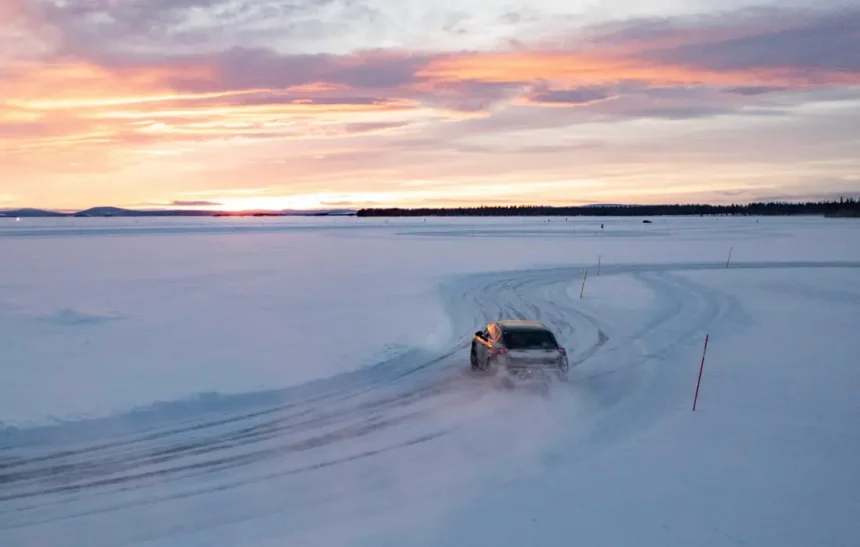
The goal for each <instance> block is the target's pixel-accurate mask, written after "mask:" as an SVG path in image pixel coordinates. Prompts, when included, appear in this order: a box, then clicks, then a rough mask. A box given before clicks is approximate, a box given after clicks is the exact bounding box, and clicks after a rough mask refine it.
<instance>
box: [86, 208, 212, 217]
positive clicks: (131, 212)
mask: <svg viewBox="0 0 860 547" xmlns="http://www.w3.org/2000/svg"><path fill="white" fill-rule="evenodd" d="M212 215H213V212H212V211H196V210H189V209H163V210H154V209H145V210H137V209H122V208H120V207H93V208H91V209H87V210H85V211H79V212H77V213H74V215H73V216H76V217H166V216H171V217H211V216H212Z"/></svg>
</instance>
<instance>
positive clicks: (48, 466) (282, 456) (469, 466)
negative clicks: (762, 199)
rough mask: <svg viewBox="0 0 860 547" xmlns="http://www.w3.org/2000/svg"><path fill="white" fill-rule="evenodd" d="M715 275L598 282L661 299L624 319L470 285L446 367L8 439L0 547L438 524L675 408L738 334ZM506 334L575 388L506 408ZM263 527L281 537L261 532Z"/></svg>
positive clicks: (539, 283)
mask: <svg viewBox="0 0 860 547" xmlns="http://www.w3.org/2000/svg"><path fill="white" fill-rule="evenodd" d="M858 265H860V264H858V263H855V262H830V263H826V262H815V263H812V262H810V263H804V262H797V263H778V264H774V263H744V264H735V265H733V269H741V268H747V269H761V270H764V269H777V268H778V269H791V268H804V269H812V268H828V269H841V268H850V269H856V268H857V267H858ZM721 268H723V266H722V265H720V264H717V263H699V264H653V265H631V266H624V265H616V266H605V267H604V268H603V269H602V271H601V272H600V278H599V280H600V281H599V282H600V283H613V279H614V280H616V281H615V282H619V283H622V284H623V285H625V286H632V285H635V286H638V287H639V288H640V289H642V290H646V291H647V292H649V293H650V298H651V299H650V301H649V303H648V305H647V306H646V307H643V309H642V310H640V311H639V313H631V314H628V315H627V319H626V320H622V319H620V318H622V317H624V316H625V314H624V313H601V312H600V309H601V306H599V305H598V304H596V303H595V302H592V301H589V299H587V298H586V299H584V300H580V299H579V295H578V293H579V289H580V285H579V283H580V281H581V272H582V268H581V267H571V268H550V269H529V270H522V271H513V272H500V273H484V274H478V275H465V276H462V277H459V278H454V279H451V280H450V281H449V282H447V283H445V284H443V286H442V287H441V296H442V298H443V299H444V302H445V305H446V309H447V312H448V314H449V315H450V318H451V321H452V330H453V332H455V333H456V336H455V337H454V338H453V339H452V340H450V341H449V343H448V344H446V347H445V349H444V350H443V351H438V352H433V353H428V352H427V351H426V350H419V349H413V350H409V351H405V352H403V353H401V354H400V355H397V356H396V357H393V358H391V359H388V360H385V361H383V362H379V363H377V364H375V365H373V366H370V367H366V368H363V369H361V370H358V371H355V372H351V373H346V374H340V375H337V376H334V377H331V378H327V379H323V380H318V381H314V382H310V383H307V384H304V385H301V386H298V387H292V388H288V389H284V390H276V391H268V392H258V393H251V394H246V395H217V394H212V395H201V396H199V397H197V398H194V399H191V400H187V401H181V402H174V403H163V404H159V405H156V406H154V407H151V408H146V409H141V410H140V411H136V412H131V413H127V414H123V415H119V416H114V417H110V418H102V419H94V420H83V421H76V422H69V423H64V424H58V425H54V426H45V427H39V428H28V429H16V428H11V427H10V428H7V429H5V430H3V431H2V433H0V487H2V488H0V544H2V545H4V546H8V547H13V546H15V547H17V546H22V547H23V546H32V545H47V544H48V543H45V542H46V541H47V542H49V541H50V538H57V537H61V538H65V539H66V540H68V543H64V544H68V545H72V544H74V545H78V544H80V545H87V546H90V547H97V546H116V545H133V544H145V545H161V544H164V545H168V544H169V545H173V544H176V543H180V544H181V538H182V537H184V536H185V535H186V534H195V533H204V536H203V537H207V536H205V534H211V536H208V537H210V538H218V539H219V542H220V543H223V544H231V545H232V544H236V545H240V544H241V545H245V544H247V545H258V544H264V542H265V541H267V540H270V539H271V540H274V539H275V538H277V537H278V535H279V534H283V535H285V536H290V537H294V538H297V539H299V540H300V541H299V543H300V544H311V543H314V542H319V544H321V545H322V544H332V543H337V542H338V541H340V542H343V543H349V541H348V540H347V539H346V538H343V537H339V536H338V532H337V531H336V530H334V529H336V528H337V527H338V526H337V525H335V526H332V529H329V530H328V531H327V532H325V531H321V530H320V527H322V528H326V525H325V524H322V525H321V524H320V523H339V522H341V521H342V519H349V518H351V517H357V516H359V515H366V514H371V513H373V512H374V511H377V510H379V509H380V505H379V504H382V505H381V506H382V507H385V508H388V509H389V510H396V509H392V508H396V507H397V505H398V504H399V503H404V502H406V501H409V502H410V503H411V502H413V501H414V500H416V499H424V500H427V501H425V503H427V504H428V507H426V510H427V511H426V513H425V515H433V514H437V513H438V512H441V511H443V510H444V507H442V505H444V503H442V502H438V503H439V506H433V501H432V500H439V499H440V498H444V497H447V496H451V497H456V496H459V495H460V494H459V492H466V491H467V489H468V487H469V486H470V485H474V484H479V483H481V482H484V481H492V480H495V479H496V477H499V476H502V475H504V473H505V470H506V469H512V468H515V467H516V466H517V465H519V464H520V463H523V462H528V461H531V460H532V459H533V458H536V457H538V455H539V454H540V453H541V452H542V451H543V450H545V449H547V450H548V449H549V448H550V447H551V446H552V444H553V442H554V440H555V439H556V438H557V437H558V436H559V435H561V433H560V432H561V431H564V432H566V433H565V434H570V432H571V431H576V430H581V431H593V432H594V436H596V437H601V438H609V437H619V436H624V435H627V434H629V433H631V432H635V431H636V430H637V429H638V428H639V427H641V426H642V425H643V424H645V423H647V422H648V421H649V420H652V419H654V418H655V417H656V416H658V415H659V414H660V412H661V411H662V409H663V407H664V406H666V405H673V404H674V400H673V399H672V397H667V396H666V394H670V393H674V391H673V390H674V388H675V385H676V383H678V382H687V381H688V379H689V374H686V373H685V374H684V375H676V374H673V373H674V372H676V370H675V369H677V367H678V366H679V365H678V363H679V362H680V361H679V357H684V358H686V357H687V356H688V355H692V353H690V352H694V351H696V348H698V347H699V346H700V344H701V337H702V336H703V333H705V332H706V331H707V329H709V328H716V327H719V326H720V325H724V324H725V320H726V319H727V318H730V319H731V320H732V321H733V322H734V323H735V324H742V322H743V320H744V317H745V314H746V312H745V310H744V307H743V306H742V303H741V302H739V301H738V300H737V299H736V298H735V297H733V296H731V295H730V294H728V293H725V292H721V291H718V290H715V289H712V288H708V287H706V286H704V285H700V284H698V283H696V282H694V281H692V280H691V279H690V278H689V277H686V276H684V275H682V274H683V273H685V272H695V271H717V270H719V269H721ZM592 275H594V274H593V271H592ZM597 282H598V281H597V280H596V279H590V280H589V283H597ZM509 318H519V319H538V320H540V321H543V322H544V323H545V324H547V325H548V326H550V327H551V328H552V329H553V330H554V331H555V332H556V333H557V334H558V337H559V340H560V342H562V343H563V344H564V345H565V346H567V347H568V348H569V351H570V360H571V364H575V365H576V367H575V368H574V369H572V373H571V384H570V385H568V386H563V385H559V386H555V387H554V388H553V392H552V396H551V397H550V398H549V399H548V400H542V399H540V398H537V397H532V396H525V395H521V394H518V393H507V392H500V391H498V390H497V389H495V388H494V387H492V385H490V384H489V383H488V382H487V381H486V380H485V379H484V378H482V377H480V376H477V375H472V374H471V373H470V372H469V370H468V369H469V367H468V345H469V342H470V339H471V334H472V333H473V332H474V331H475V330H476V328H479V327H481V326H482V325H483V324H485V323H486V322H487V321H489V320H495V319H509ZM688 364H689V363H686V362H685V363H684V366H686V365H688ZM685 393H686V392H685ZM565 457H571V458H572V457H576V455H575V454H567V455H565ZM373 492H375V493H382V494H383V495H380V496H372V495H369V494H370V493H373ZM434 511H435V512H434ZM309 515H313V518H311V517H309ZM428 518H430V517H428ZM261 519H262V520H265V519H270V520H271V522H268V524H267V525H266V526H264V527H257V526H256V525H255V524H254V523H256V522H259V521H260V520H261ZM106 521H109V522H111V523H112V525H111V526H110V527H109V528H103V527H102V524H101V523H104V522H106ZM243 524H247V525H248V526H246V527H244V528H243V527H242V525H243ZM409 525H410V524H409V523H404V524H403V526H405V527H408V526H409ZM195 537H196V536H195Z"/></svg>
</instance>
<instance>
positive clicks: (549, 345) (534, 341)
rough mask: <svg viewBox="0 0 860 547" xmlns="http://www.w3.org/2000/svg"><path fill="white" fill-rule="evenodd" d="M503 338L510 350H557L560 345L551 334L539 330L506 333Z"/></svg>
mask: <svg viewBox="0 0 860 547" xmlns="http://www.w3.org/2000/svg"><path fill="white" fill-rule="evenodd" d="M502 338H503V339H504V341H505V346H506V347H507V348H508V349H511V350H516V349H556V348H558V344H557V343H556V341H555V337H554V336H553V335H552V333H551V332H547V331H545V330H538V329H528V330H527V329H523V330H509V331H506V332H505V333H504V334H503V335H502Z"/></svg>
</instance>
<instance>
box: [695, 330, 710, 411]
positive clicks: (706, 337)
mask: <svg viewBox="0 0 860 547" xmlns="http://www.w3.org/2000/svg"><path fill="white" fill-rule="evenodd" d="M709 337H710V335H708V334H706V335H705V351H704V352H702V364H701V365H699V380H698V381H697V382H696V395H695V396H694V397H693V412H695V411H696V402H697V401H698V400H699V386H700V385H701V384H702V370H704V368H705V354H706V353H707V352H708V338H709Z"/></svg>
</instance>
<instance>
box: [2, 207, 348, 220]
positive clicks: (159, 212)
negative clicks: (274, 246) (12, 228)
mask: <svg viewBox="0 0 860 547" xmlns="http://www.w3.org/2000/svg"><path fill="white" fill-rule="evenodd" d="M355 214H356V210H355V209H314V210H297V209H296V210H294V209H285V210H281V211H269V210H253V211H206V210H195V209H124V208H122V207H91V208H89V209H86V210H84V211H78V212H77V213H62V212H59V211H49V210H46V209H32V208H24V209H6V210H0V217H8V218H36V217H54V218H57V217H79V218H82V217H223V216H257V217H263V216H266V217H283V216H354V215H355Z"/></svg>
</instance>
